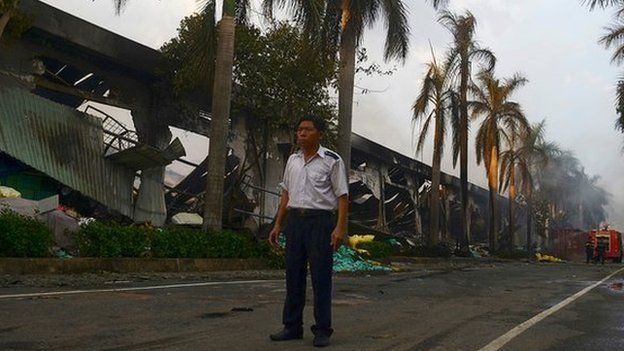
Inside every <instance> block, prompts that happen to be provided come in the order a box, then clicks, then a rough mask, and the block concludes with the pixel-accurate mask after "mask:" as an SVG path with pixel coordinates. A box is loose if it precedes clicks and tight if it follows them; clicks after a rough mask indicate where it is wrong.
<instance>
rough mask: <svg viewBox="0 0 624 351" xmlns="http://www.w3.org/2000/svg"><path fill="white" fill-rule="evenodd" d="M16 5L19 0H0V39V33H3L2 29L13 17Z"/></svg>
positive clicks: (0, 36) (0, 35) (0, 34)
mask: <svg viewBox="0 0 624 351" xmlns="http://www.w3.org/2000/svg"><path fill="white" fill-rule="evenodd" d="M18 5H19V0H1V1H0V39H2V34H3V33H4V29H5V28H6V25H7V24H8V23H9V20H10V19H11V17H13V15H15V12H16V11H17V6H18Z"/></svg>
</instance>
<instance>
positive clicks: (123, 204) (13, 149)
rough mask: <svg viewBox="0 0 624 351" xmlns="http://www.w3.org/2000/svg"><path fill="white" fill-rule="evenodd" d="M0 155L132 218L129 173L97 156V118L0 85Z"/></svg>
mask: <svg viewBox="0 0 624 351" xmlns="http://www.w3.org/2000/svg"><path fill="white" fill-rule="evenodd" d="M0 151H1V152H4V153H6V154H8V155H10V156H12V157H14V158H16V159H18V160H20V161H22V162H24V163H25V164H27V165H29V166H31V167H33V168H35V169H37V170H39V171H41V172H43V173H46V174H47V175H49V176H50V177H52V178H54V179H56V180H57V181H59V182H60V183H63V184H65V185H67V186H69V187H71V188H73V189H75V190H77V191H79V192H81V193H82V194H84V195H85V196H88V197H90V198H92V199H94V200H96V201H98V202H100V203H101V204H103V205H105V206H107V207H109V208H110V209H113V210H116V211H118V212H119V213H121V214H123V215H125V216H128V217H132V183H133V180H134V171H133V170H131V169H128V168H125V167H123V166H120V165H116V164H114V163H113V162H110V161H108V160H105V159H104V158H103V157H102V154H103V151H104V142H103V130H102V122H101V120H100V119H98V118H96V117H93V116H89V115H87V114H84V113H82V112H79V111H76V110H74V109H72V108H69V107H67V106H63V105H60V104H57V103H54V102H52V101H50V100H47V99H44V98H42V97H39V96H37V95H34V94H32V93H30V92H28V91H27V90H24V89H20V88H17V87H12V86H8V85H7V84H3V85H2V86H0Z"/></svg>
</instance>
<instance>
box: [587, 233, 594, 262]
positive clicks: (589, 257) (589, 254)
mask: <svg viewBox="0 0 624 351" xmlns="http://www.w3.org/2000/svg"><path fill="white" fill-rule="evenodd" d="M593 258H594V243H593V242H592V240H591V239H587V241H586V242H585V263H586V264H587V263H589V261H590V260H593Z"/></svg>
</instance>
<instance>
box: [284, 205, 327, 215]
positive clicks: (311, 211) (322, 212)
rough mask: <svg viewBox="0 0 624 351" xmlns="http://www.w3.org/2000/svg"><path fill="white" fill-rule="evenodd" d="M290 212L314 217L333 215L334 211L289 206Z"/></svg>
mask: <svg viewBox="0 0 624 351" xmlns="http://www.w3.org/2000/svg"><path fill="white" fill-rule="evenodd" d="M288 213H289V214H291V215H293V216H297V217H314V216H333V215H334V211H329V210H316V209H312V208H296V207H290V208H288Z"/></svg>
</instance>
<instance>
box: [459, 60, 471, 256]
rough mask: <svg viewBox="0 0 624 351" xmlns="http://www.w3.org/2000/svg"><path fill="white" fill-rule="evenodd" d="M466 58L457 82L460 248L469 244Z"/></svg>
mask: <svg viewBox="0 0 624 351" xmlns="http://www.w3.org/2000/svg"><path fill="white" fill-rule="evenodd" d="M469 74H470V73H469V66H468V60H462V67H461V81H460V84H459V93H460V97H459V113H460V117H459V118H460V120H459V130H460V132H459V178H460V187H461V190H460V193H461V194H460V196H461V228H460V230H461V238H462V243H461V244H462V249H465V250H467V249H468V246H469V245H470V238H469V237H468V232H469V228H468V75H469Z"/></svg>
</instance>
